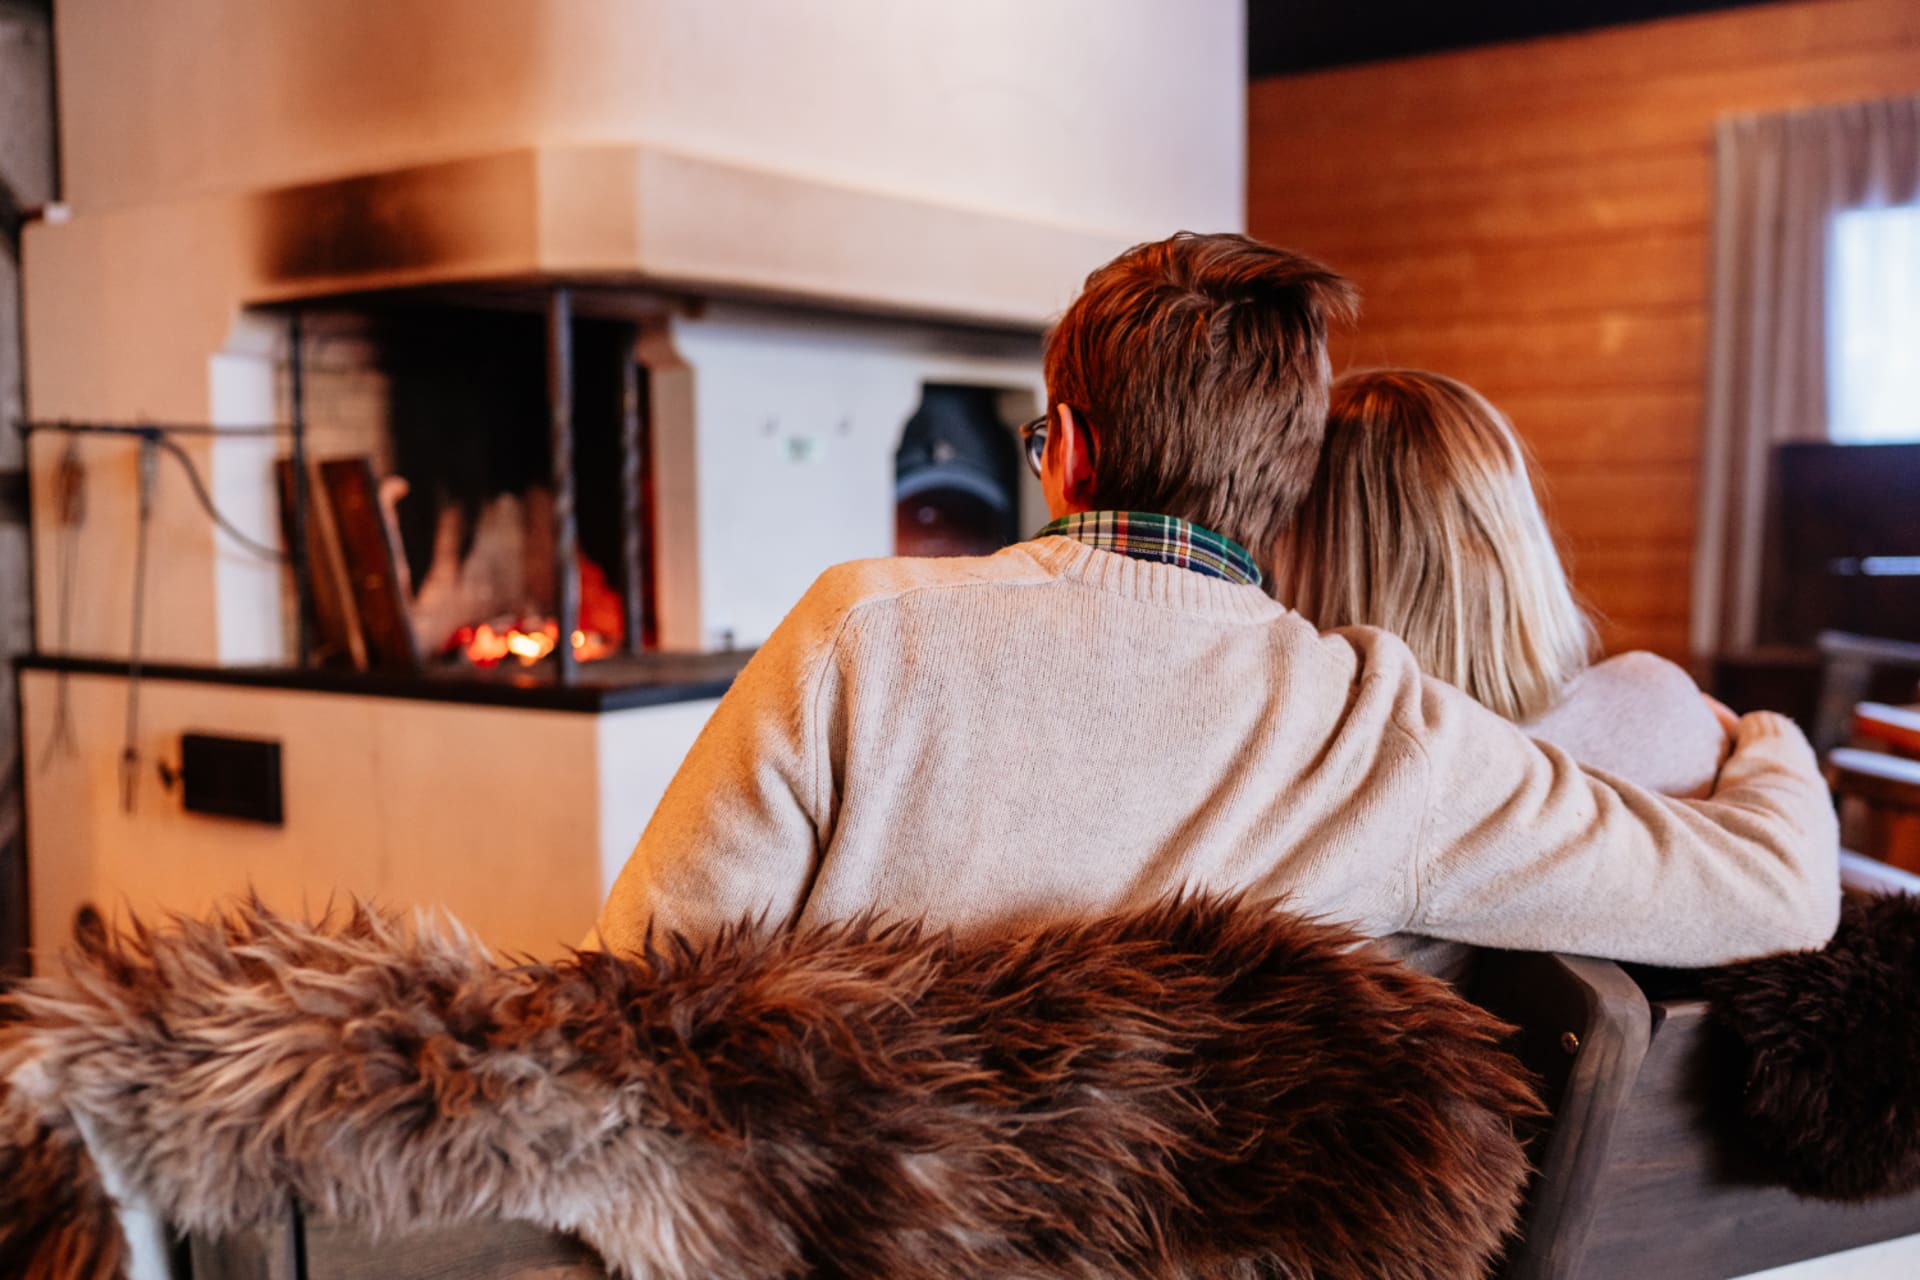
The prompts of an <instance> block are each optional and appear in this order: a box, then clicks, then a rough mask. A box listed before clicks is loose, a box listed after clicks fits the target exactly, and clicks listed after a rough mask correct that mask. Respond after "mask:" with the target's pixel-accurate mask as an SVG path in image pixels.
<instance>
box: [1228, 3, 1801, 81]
mask: <svg viewBox="0 0 1920 1280" xmlns="http://www.w3.org/2000/svg"><path fill="white" fill-rule="evenodd" d="M1763 2H1766V0H1247V71H1248V74H1249V75H1250V76H1251V77H1253V78H1255V79H1258V78H1259V77H1261V76H1273V75H1285V74H1288V73H1290V72H1295V71H1313V70H1317V69H1319V68H1322V67H1338V66H1344V65H1346V64H1348V63H1353V62H1377V61H1380V60H1381V59H1384V58H1403V57H1408V56H1410V55H1412V54H1417V53H1435V52H1438V51H1440V50H1442V49H1463V48H1466V47H1468V46H1470V45H1478V44H1496V43H1499V42H1500V41H1504V40H1524V39H1527V38H1528V37H1530V36H1545V35H1557V34H1559V33H1562V32H1567V31H1587V30H1591V29H1592V28H1594V27H1612V26H1618V25H1620V24H1622V23H1627V22H1644V21H1646V20H1648V19H1650V18H1669V17H1673V16H1675V15H1676V14H1683V13H1702V12H1705V11H1707V10H1710V9H1738V8H1743V7H1746V6H1748V5H1752V4H1756V3H1763Z"/></svg>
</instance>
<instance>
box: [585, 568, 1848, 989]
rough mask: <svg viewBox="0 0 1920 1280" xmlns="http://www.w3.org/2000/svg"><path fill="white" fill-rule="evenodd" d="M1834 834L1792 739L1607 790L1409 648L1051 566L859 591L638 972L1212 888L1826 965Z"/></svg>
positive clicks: (807, 615)
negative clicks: (711, 946)
mask: <svg viewBox="0 0 1920 1280" xmlns="http://www.w3.org/2000/svg"><path fill="white" fill-rule="evenodd" d="M1835 845H1836V831H1835V823H1834V816H1833V810H1832V806H1831V804H1830V803H1829V801H1828V798H1827V794H1826V789H1825V787H1824V786H1823V785H1822V782H1821V779H1820V776H1819V773H1818V771H1817V769H1816V766H1815V762H1814V758H1813V755H1812V752H1811V751H1810V750H1809V748H1808V746H1807V743H1806V741H1805V739H1804V738H1802V737H1801V736H1800V734H1799V732H1798V730H1796V729H1795V728H1794V727H1793V726H1792V725H1791V724H1790V723H1789V722H1787V721H1785V720H1783V719H1781V718H1780V717H1777V716H1771V715H1766V714H1759V715H1752V716H1748V717H1746V718H1745V719H1744V720H1743V721H1742V722H1741V726H1740V731H1739V734H1738V736H1737V739H1736V746H1735V750H1734V753H1733V755H1732V756H1731V757H1730V758H1729V760H1728V761H1727V764H1726V766H1725V768H1724V769H1723V770H1722V771H1721V776H1720V782H1719V787H1718V789H1717V790H1716V791H1715V793H1714V794H1713V795H1712V796H1711V797H1709V798H1708V799H1706V800H1701V801H1679V800H1670V799H1666V798H1664V797H1662V796H1659V795H1656V794H1654V793H1652V792H1650V791H1646V790H1643V789H1640V788H1638V787H1635V786H1634V785H1632V784H1631V783H1628V782H1626V781H1624V780H1622V779H1620V778H1617V777H1614V776H1611V775H1607V774H1603V773H1589V772H1585V771H1583V770H1582V769H1581V768H1580V767H1579V766H1578V765H1576V764H1575V763H1574V762H1573V760H1572V758H1571V757H1569V756H1568V755H1567V754H1566V753H1565V752H1564V751H1561V750H1560V749H1558V748H1555V747H1542V746H1539V745H1537V744H1535V743H1534V742H1533V741H1531V740H1530V739H1529V738H1528V737H1527V736H1526V734H1525V733H1524V732H1522V731H1521V730H1520V729H1518V728H1516V727H1514V726H1513V725H1511V724H1509V723H1507V722H1506V721H1504V720H1502V719H1500V718H1499V717H1498V716H1495V715H1494V714H1493V713H1492V712H1489V711H1487V710H1486V709H1485V708H1483V707H1481V706H1480V705H1479V704H1478V703H1476V702H1474V701H1473V700H1472V699H1470V698H1469V697H1467V696H1466V695H1465V694H1463V693H1461V692H1459V691H1458V690H1456V689H1454V688H1452V687H1451V686H1449V685H1445V684H1442V683H1440V682H1438V681H1435V680H1431V679H1427V678H1425V677H1423V676H1422V675H1421V673H1420V671H1419V669H1418V667H1417V666H1416V665H1415V663H1414V661H1413V658H1412V656H1411V655H1410V654H1409V653H1408V651H1407V649H1406V647H1405V646H1404V645H1403V644H1402V643H1401V642H1400V641H1399V640H1397V639H1395V638H1394V637H1392V636H1390V635H1387V634H1385V633H1384V632H1380V631H1374V630H1370V629H1366V628H1355V629H1350V630H1345V631H1340V632H1332V633H1329V634H1326V635H1320V634H1317V633H1316V632H1315V631H1314V629H1313V628H1312V627H1311V626H1310V625H1308V624H1307V623H1306V622H1305V621H1304V620H1302V619H1301V618H1300V617H1299V616H1298V615H1297V614H1294V613H1292V612H1290V611H1288V610H1287V609H1285V608H1284V607H1282V606H1281V605H1279V604H1277V603H1275V602H1274V601H1273V600H1272V599H1270V598H1269V597H1268V596H1267V595H1266V594H1265V593H1264V592H1262V591H1261V590H1260V589H1259V588H1258V587H1251V586H1239V585H1234V584H1231V583H1226V582H1222V581H1219V580H1217V579H1214V578H1209V577H1206V576H1204V575H1202V574H1199V573H1196V572H1194V571H1192V570H1189V569H1183V568H1178V567H1175V566H1172V565H1163V564H1157V563H1150V562H1146V561H1141V560H1135V559H1130V558H1127V557H1125V556H1121V555H1117V554H1114V553H1112V552H1107V551H1101V550H1096V549H1094V548H1092V547H1088V546H1085V545H1083V544H1081V543H1078V542H1074V541H1072V540H1069V539H1066V538H1058V537H1049V538H1041V539H1038V540H1036V541H1032V542H1024V543H1020V544H1017V545H1015V546H1012V547H1009V548H1007V549H1006V550H1004V551H1001V552H1000V553H998V554H997V555H993V556H990V557H985V558H980V559H950V560H911V559H894V560H875V561H864V562H860V563H855V564H848V565H842V566H840V567H838V568H835V569H832V570H830V571H829V572H828V573H826V574H825V575H824V576H823V577H822V578H821V579H820V580H819V582H817V583H816V584H815V585H814V587H813V588H812V589H811V590H810V591H809V592H808V593H807V595H806V597H805V598H804V599H803V600H801V602H800V603H799V605H798V606H797V607H795V609H794V610H793V612H792V613H791V614H790V615H788V617H787V618H786V620H785V621H783V622H782V623H781V624H780V627H779V628H778V630H777V631H776V632H775V633H774V635H773V636H772V638H770V639H769V640H768V641H767V643H766V645H765V646H764V647H763V648H762V649H761V650H760V652H759V653H758V654H756V655H755V657H754V659H753V661H752V662H750V663H749V664H748V665H747V668H746V670H745V671H744V672H743V673H742V674H741V676H740V678H739V680H738V681H737V682H736V683H735V685H734V687H733V688H732V690H731V691H730V692H729V693H728V694H727V696H726V697H725V698H724V699H722V701H721V703H720V706H719V708H718V709H717V710H716V711H715V713H714V715H713V719H712V721H711V722H710V723H709V724H708V726H707V728H706V730H705V732H704V733H702V734H701V736H700V739H699V741H698V742H696V743H695V745H694V747H693V749H692V751H691V752H689V753H688V756H687V759H686V761H685V763H684V764H683V765H682V766H681V769H680V772H679V774H678V775H677V776H676V777H675V779H674V781H673V783H672V785H671V786H670V787H669V788H668V790H667V793H666V796H665V797H664V799H663V800H662V801H661V803H660V807H659V809H658V810H657V811H656V812H655V814H654V817H653V820H652V821H651V822H650V823H649V824H648V826H647V829H646V832H645V833H644V834H643V835H642V836H641V838H640V844H639V847H638V848H637V849H636V850H635V851H634V854H633V856H632V858H631V859H630V860H629V861H628V863H627V866H626V868H625V870H624V871H622V873H621V875H620V877H619V880H618V881H617V883H616V884H615V885H614V888H613V892H612V895H611V897H610V898H609V900H608V902H607V905H606V909H605V911H604V912H603V913H602V915H601V918H600V922H599V925H598V929H597V934H598V939H599V941H601V942H602V943H604V944H605V945H608V946H611V947H615V948H629V947H634V946H637V945H639V944H640V943H641V942H642V940H643V939H644V937H645V935H646V930H647V928H648V923H649V921H650V920H651V921H653V922H654V924H655V927H657V928H664V929H676V930H681V931H684V932H687V933H689V934H690V935H693V936H696V937H697V936H703V935H706V934H708V933H710V932H711V931H713V930H714V929H715V928H717V927H718V926H720V925H721V924H723V923H726V922H730V921H734V920H737V919H739V918H741V917H742V916H744V915H749V914H755V915H762V916H764V919H765V920H766V922H767V923H768V924H769V925H780V924H785V923H789V922H795V921H798V922H801V923H812V922H817V921H824V920H830V919H838V918H843V917H847V916H851V915H854V914H857V913H860V912H863V911H866V910H869V909H873V908H878V909H880V910H881V911H882V912H883V913H884V914H887V915H889V916H917V917H924V918H926V919H929V920H931V921H932V922H934V923H936V924H951V925H954V926H957V927H959V928H962V929H967V930H997V929H1005V928H1013V927H1019V926H1022V925H1025V924H1030V923H1033V922H1037V921H1041V920H1046V919H1051V918H1056V917H1060V916H1063V915H1069V914H1082V913H1087V912H1095V911H1103V910H1108V909H1112V908H1117V907H1124V906H1128V905H1133V904H1138V903H1143V902H1146V901H1149V900H1151V899H1154V898H1157V897H1159V896H1160V895H1162V894H1165V893H1167V892H1169V891H1171V890H1175V889H1180V888H1186V887H1205V888H1210V889H1223V890H1232V889H1245V890H1251V891H1253V892H1255V893H1256V894H1260V895H1273V896H1282V895H1284V896H1285V898H1286V899H1287V901H1288V903H1289V905H1290V906H1291V907H1292V908H1293V909H1295V910H1299V911H1305V912H1310V913H1314V914H1319V915H1324V916H1327V917H1331V918H1336V919H1341V920H1346V921H1350V922H1352V923H1353V924H1355V925H1357V926H1358V927H1359V928H1360V929H1361V930H1362V931H1363V932H1365V933H1367V934H1369V935H1372V936H1380V935H1385V934H1390V933H1395V932H1399V931H1412V932H1417V933H1421V934H1427V935H1431V936H1433V937H1437V938H1444V939H1450V940H1455V941H1461V942H1470V943H1477V944H1482V945H1488V946H1496V947H1511V948H1519V949H1525V950H1562V951H1574V952H1583V953H1588V954H1594V955H1603V956H1611V957H1615V958H1619V959H1625V960H1641V961H1648V962H1653V963H1659V964H1670V965H1705V964H1714V963H1719V962H1723V961H1728V960H1732V959H1735V958H1738V957H1745V956H1752V955H1758V954H1762V953H1766V952H1772V951H1779V950H1783V949H1788V948H1800V947H1810V946H1816V945H1818V944H1820V943H1822V942H1824V941H1825V940H1826V939H1827V937H1828V936H1829V935H1830V934H1831V932H1832V930H1833V926H1834V922H1835V918H1836V914H1837V912H1838V884H1837V875H1836V870H1835Z"/></svg>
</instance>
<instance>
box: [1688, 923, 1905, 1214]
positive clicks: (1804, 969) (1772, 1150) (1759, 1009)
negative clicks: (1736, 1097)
mask: <svg viewBox="0 0 1920 1280" xmlns="http://www.w3.org/2000/svg"><path fill="white" fill-rule="evenodd" d="M1705 981H1706V994H1707V997H1708V998H1709V999H1710V1000H1711V1001H1712V1002H1713V1010H1714V1015H1715V1020H1716V1021H1717V1022H1718V1023H1719V1024H1720V1026H1722V1027H1723V1028H1725V1029H1726V1031H1727V1032H1728V1033H1729V1034H1730V1037H1731V1039H1732V1040H1733V1041H1734V1042H1735V1044H1736V1046H1737V1051H1738V1056H1739V1062H1740V1069H1741V1070H1742V1071H1743V1073H1744V1075H1745V1082H1744V1083H1745V1088H1744V1092H1743V1094H1742V1097H1741V1108H1742V1110H1743V1112H1744V1113H1745V1119H1746V1122H1747V1123H1746V1125H1745V1126H1744V1128H1745V1129H1746V1131H1747V1134H1748V1135H1749V1136H1750V1138H1751V1140H1752V1142H1753V1143H1754V1145H1755V1146H1756V1147H1757V1148H1758V1149H1759V1150H1760V1151H1761V1152H1762V1153H1763V1154H1764V1155H1765V1156H1766V1157H1767V1158H1768V1160H1769V1161H1770V1162H1771V1163H1772V1164H1773V1165H1774V1166H1775V1167H1776V1168H1777V1169H1778V1170H1779V1172H1780V1175H1781V1177H1782V1178H1783V1179H1784V1180H1785V1181H1786V1183H1787V1184H1788V1185H1789V1186H1791V1187H1792V1188H1793V1189H1794V1190H1796V1191H1799V1192H1801V1193H1802V1194H1805V1195H1815V1196H1824V1197H1827V1198H1831V1199H1839V1200H1863V1199H1868V1198H1872V1197H1877V1196H1889V1195H1900V1194H1903V1193H1905V1192H1909V1191H1912V1190H1914V1189H1915V1188H1920V1069H1917V1068H1920V898H1916V897H1908V896H1905V895H1897V896H1890V897H1874V898H1855V897H1848V898H1847V899H1846V900H1845V901H1844V903H1843V905H1842V906H1841V909H1840V927H1839V929H1838V930H1837V931H1836V932H1835V933H1834V935H1833V941H1832V942H1830V943H1828V944H1827V946H1826V947H1825V948H1824V949H1823V950H1820V951H1803V952H1797V953H1794V954H1790V955H1781V956H1771V957H1769V958H1767V959H1764V960H1753V961H1748V962H1747V963H1745V964H1739V965H1734V966H1731V967H1729V968H1727V969H1724V970H1721V971H1718V972H1715V973H1712V974H1709V975H1708V976H1707V977H1706V980H1705Z"/></svg>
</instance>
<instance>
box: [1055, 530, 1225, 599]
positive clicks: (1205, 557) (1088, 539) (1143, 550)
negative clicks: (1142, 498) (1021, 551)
mask: <svg viewBox="0 0 1920 1280" xmlns="http://www.w3.org/2000/svg"><path fill="white" fill-rule="evenodd" d="M1034 536H1035V537H1037V538H1053V537H1058V538H1072V539H1073V540H1074V541H1076V542H1084V543H1086V544H1087V545H1088V546H1090V547H1098V548H1100V550H1102V551H1113V552H1117V553H1119V554H1120V555H1123V556H1132V557H1133V558H1134V559H1136V560H1157V561H1159V562H1160V563H1161V564H1177V565H1179V566H1180V567H1181V568H1182V569H1192V570H1193V571H1194V572H1195V573H1204V574H1206V575H1207V576H1208V577H1209V578H1221V579H1224V580H1225V581H1227V582H1236V583H1241V584H1244V585H1246V586H1251V587H1257V586H1259V585H1260V566H1258V565H1256V564H1255V563H1254V562H1253V557H1252V556H1250V555H1248V554H1247V551H1246V548H1245V547H1242V546H1241V545H1240V544H1239V543H1237V542H1235V541H1234V540H1233V539H1232V538H1228V537H1223V536H1222V535H1220V534H1217V533H1215V532H1214V531H1213V530H1211V529H1203V528H1201V527H1200V526H1199V525H1197V524H1194V523H1193V522H1191V521H1188V520H1182V519H1180V518H1179V517H1178V516H1158V515H1151V514H1148V513H1146V512H1141V511H1077V512H1075V513H1073V514H1072V515H1066V516H1061V517H1060V518H1059V519H1058V520H1055V521H1054V522H1053V523H1052V524H1049V525H1048V526H1047V527H1046V528H1044V529H1042V530H1041V531H1040V532H1039V533H1037V534H1035V535H1034Z"/></svg>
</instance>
